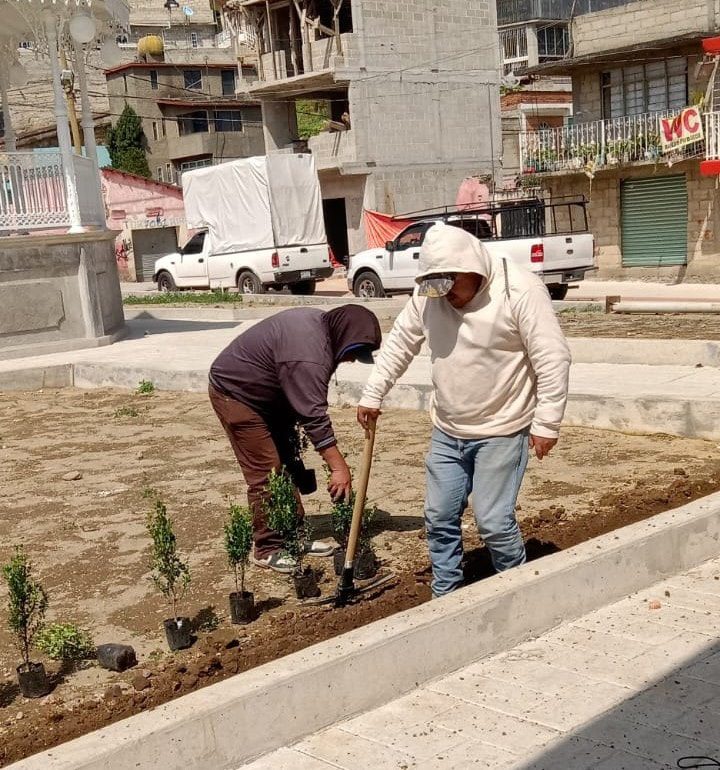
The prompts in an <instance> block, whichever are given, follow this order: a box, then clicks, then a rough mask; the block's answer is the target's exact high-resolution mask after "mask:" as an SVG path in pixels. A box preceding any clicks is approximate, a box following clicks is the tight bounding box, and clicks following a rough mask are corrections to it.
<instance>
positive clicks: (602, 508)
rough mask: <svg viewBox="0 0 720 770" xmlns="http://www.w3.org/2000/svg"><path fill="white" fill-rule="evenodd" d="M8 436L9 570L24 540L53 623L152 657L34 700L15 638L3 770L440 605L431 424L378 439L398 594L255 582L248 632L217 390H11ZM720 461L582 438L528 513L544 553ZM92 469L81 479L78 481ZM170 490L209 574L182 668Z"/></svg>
mask: <svg viewBox="0 0 720 770" xmlns="http://www.w3.org/2000/svg"><path fill="white" fill-rule="evenodd" d="M133 412H137V416H131V413H133ZM116 414H117V415H118V416H115V415H116ZM334 420H335V424H336V428H337V430H338V434H339V436H340V437H341V444H342V447H343V449H344V450H345V451H346V452H347V453H348V455H349V456H350V457H358V456H359V454H360V450H361V446H362V434H361V432H360V431H359V430H357V429H356V427H355V425H354V423H353V414H352V411H351V410H340V411H337V412H335V413H334ZM0 424H1V425H2V430H1V435H0V446H2V450H3V460H4V473H3V476H4V483H3V485H2V488H0V531H2V533H3V538H2V543H1V544H0V557H1V558H2V560H3V561H6V560H7V557H8V556H9V553H10V549H11V546H12V544H13V543H15V542H20V541H23V542H24V543H25V545H26V547H27V549H28V551H29V552H30V554H31V555H32V557H33V559H34V561H35V564H36V566H37V570H38V574H39V576H40V577H41V579H42V581H43V583H44V584H45V585H46V586H47V587H48V589H49V592H50V598H51V619H56V618H57V619H60V618H62V619H66V620H72V621H75V622H79V623H81V624H83V625H85V626H87V627H88V628H90V629H91V630H92V632H93V634H94V636H95V639H96V641H97V642H105V641H121V642H130V643H132V644H134V645H135V647H136V648H137V650H138V653H139V656H140V664H139V666H138V667H137V668H136V669H134V670H132V671H129V672H126V673H125V674H111V673H109V672H106V671H103V670H100V669H98V668H97V667H96V666H91V667H90V668H88V669H86V670H82V671H77V672H62V671H58V666H57V664H52V663H50V662H49V661H46V663H48V666H49V668H50V669H51V670H53V671H54V672H55V676H56V688H55V690H54V692H53V693H52V694H51V695H50V696H48V697H47V698H45V699H42V700H40V701H24V700H23V699H22V698H20V697H19V696H18V693H17V688H16V686H15V684H14V677H13V668H14V665H15V664H16V658H17V655H16V653H15V652H14V650H13V648H12V645H11V639H10V637H9V636H8V635H7V633H6V632H5V631H4V630H2V631H0V667H1V669H2V673H3V675H4V681H3V680H0V760H1V762H2V764H7V763H10V762H12V761H15V760H18V759H20V758H22V757H24V756H27V755H29V754H32V753H35V752H37V751H40V750H43V749H46V748H49V747H51V746H53V745H56V744H58V743H60V742H62V741H66V740H69V739H71V738H73V737H76V736H79V735H82V734H83V733H86V732H89V731H91V730H94V729H96V728H98V727H101V726H103V725H106V724H109V723H111V722H114V721H117V720H119V719H123V718H125V717H127V716H130V715H131V714H134V713H138V712H140V711H143V710H146V709H148V708H151V707H153V706H156V705H159V704H161V703H163V702H166V701H167V700H169V699H171V698H174V697H178V696H180V695H183V694H186V693H188V692H191V691H192V690H194V689H196V688H198V687H202V686H205V685H207V684H210V683H212V682H215V681H219V680H220V679H222V678H225V677H228V676H231V675H233V674H236V673H238V672H240V671H245V670H248V669H250V668H252V667H254V666H257V665H260V664H262V663H266V662H268V661H271V660H274V659H276V658H278V657H281V656H283V655H286V654H289V653H291V652H294V651H297V650H300V649H302V648H304V647H306V646H308V645H311V644H314V643H316V642H319V641H323V640H325V639H329V638H331V637H333V636H336V635H338V634H341V633H344V632H346V631H349V630H351V629H353V628H357V627H359V626H362V625H364V624H366V623H369V622H372V621H374V620H377V619H380V618H384V617H387V616H388V615H391V614H393V613H395V612H398V611H401V610H404V609H407V608H410V607H413V606H416V605H418V604H420V603H422V602H424V601H426V600H427V599H428V598H429V594H430V591H429V581H430V570H429V563H428V558H427V546H426V543H425V542H424V533H423V531H422V499H423V467H422V461H423V456H424V452H425V449H426V445H427V440H428V436H429V424H428V421H427V417H426V416H425V415H421V414H417V413H412V412H390V413H388V414H386V415H384V416H383V421H382V423H381V429H380V431H379V434H378V451H377V459H376V464H375V469H374V472H373V478H372V482H371V497H372V499H373V500H374V502H376V503H377V505H378V506H379V507H380V509H381V513H380V515H379V518H378V526H377V530H376V534H375V538H374V542H375V545H376V548H377V550H378V553H379V555H380V557H381V559H382V561H383V566H384V568H389V569H392V570H394V571H395V572H396V573H397V575H398V581H397V583H396V584H395V585H393V586H392V587H391V588H389V589H388V590H386V591H384V592H382V593H381V594H380V595H378V596H376V597H374V598H372V599H371V600H365V601H363V602H361V603H360V604H358V605H355V606H352V607H348V608H345V609H342V610H335V609H329V608H321V607H308V606H301V605H299V604H298V603H297V601H295V600H294V599H292V598H291V597H290V592H289V587H288V584H287V581H286V580H285V579H283V578H282V577H280V576H276V575H273V574H269V573H267V572H258V571H256V570H251V573H250V575H249V582H250V585H251V587H252V589H253V590H254V591H255V593H256V595H257V596H258V598H259V599H260V602H261V607H260V609H261V610H262V613H261V615H260V617H259V619H258V620H256V621H255V622H254V623H252V624H251V625H249V626H247V627H245V628H244V629H237V628H233V627H231V626H229V623H228V620H227V608H226V604H227V599H226V596H227V593H229V591H230V590H233V589H232V580H231V578H230V575H229V573H228V572H227V569H226V565H225V563H224V557H223V553H222V546H221V531H222V524H223V521H224V518H225V515H226V512H227V506H228V501H229V500H230V499H233V500H241V499H242V496H243V493H244V487H243V486H242V484H241V481H240V476H239V473H238V471H237V468H236V466H235V465H234V461H233V458H232V456H231V453H230V450H229V446H227V445H226V439H225V437H224V436H223V435H222V433H221V431H220V429H219V426H218V425H216V423H215V418H214V415H213V414H212V412H211V411H210V409H209V406H208V404H207V403H206V400H205V399H204V398H203V397H202V396H197V395H192V394H170V393H160V394H155V395H153V396H151V397H147V398H141V397H132V396H129V395H127V394H120V393H116V392H110V391H98V392H90V393H87V392H86V393H83V392H79V391H72V390H68V391H58V392H47V393H35V394H12V395H7V394H6V395H0ZM716 457H717V447H716V446H715V445H714V444H713V443H711V442H704V441H696V440H686V439H673V438H669V437H664V436H659V437H658V436H652V437H649V436H624V435H621V434H617V433H611V432H603V431H590V430H577V429H574V430H566V431H565V432H564V433H563V437H562V441H561V443H560V445H559V446H558V448H557V450H556V453H554V454H553V456H551V457H550V458H548V459H547V460H545V461H543V463H537V462H536V461H533V462H532V463H531V467H530V470H529V472H528V476H527V478H526V482H525V485H524V487H523V492H522V495H521V501H520V503H521V505H520V511H519V514H518V515H519V517H520V519H521V524H522V528H523V532H524V534H525V537H526V540H527V542H528V552H529V555H530V557H531V558H539V557H542V556H544V555H546V554H548V553H552V552H554V551H557V550H562V549H564V548H568V547H570V546H573V545H575V544H577V543H580V542H583V541H584V540H587V539H589V538H591V537H594V536H596V535H599V534H602V533H605V532H609V531H612V530H613V529H616V528H617V527H620V526H623V525H625V524H629V523H632V522H634V521H638V520H640V519H643V518H646V517H648V516H652V515H653V514H655V513H658V512H660V511H663V510H667V509H669V508H672V507H675V506H677V505H681V504H683V503H685V502H688V501H690V500H693V499H696V498H698V497H701V496H704V495H706V494H709V493H710V492H713V491H716V490H717V489H720V462H719V461H718V460H717V459H716ZM75 470H77V471H80V472H81V473H82V478H81V479H77V480H74V481H63V480H62V476H63V475H65V474H66V473H68V472H69V471H75ZM151 488H152V490H153V491H150V489H151ZM155 494H159V495H160V497H161V498H162V499H163V500H164V501H165V502H166V503H167V505H168V509H169V511H170V513H171V515H173V517H174V518H175V521H176V525H177V532H178V540H179V543H180V548H181V550H183V551H184V552H185V553H186V554H188V555H189V559H190V564H191V569H192V570H193V585H192V586H191V590H190V592H189V594H188V597H187V599H186V607H187V608H188V610H189V611H190V614H194V615H195V620H196V626H198V631H197V634H198V641H197V643H196V644H195V646H194V647H193V648H192V649H190V650H187V651H185V652H183V653H179V654H176V655H173V656H171V655H169V654H168V653H166V652H165V649H166V648H165V647H164V642H163V640H162V636H161V623H162V619H163V618H164V617H165V616H166V615H167V611H166V609H165V607H164V606H163V604H162V602H161V601H160V600H159V599H158V597H157V596H156V594H155V592H154V590H153V587H152V584H151V583H150V581H149V579H148V570H147V560H148V553H147V539H146V536H145V534H144V531H143V519H144V514H145V511H146V510H147V508H148V506H149V504H150V502H151V500H152V497H153V496H154V495H155ZM307 507H308V511H309V513H310V515H311V521H312V522H313V524H314V527H315V534H316V536H317V537H326V536H328V534H329V530H328V521H327V516H326V515H325V514H324V513H323V511H326V510H327V502H326V499H325V498H324V496H322V495H316V496H313V497H312V498H309V500H308V505H307ZM465 523H466V530H465V532H466V550H467V564H466V573H467V577H468V580H477V579H480V578H482V577H485V576H487V575H489V574H491V572H492V570H491V568H490V565H489V560H488V558H487V554H486V552H485V550H484V548H483V547H482V545H481V543H480V542H479V540H478V538H477V536H476V535H475V534H474V525H473V524H472V520H471V518H470V517H469V515H468V516H467V518H466V522H465ZM315 566H316V567H319V568H324V569H325V571H326V574H325V576H324V577H323V580H322V588H323V592H324V593H325V594H328V593H331V592H332V591H333V590H334V587H335V578H334V576H332V575H330V574H329V572H330V571H331V565H330V563H329V560H316V561H315ZM218 623H219V627H217V628H216V629H215V630H210V631H208V630H206V629H208V628H210V627H212V626H213V625H216V624H218Z"/></svg>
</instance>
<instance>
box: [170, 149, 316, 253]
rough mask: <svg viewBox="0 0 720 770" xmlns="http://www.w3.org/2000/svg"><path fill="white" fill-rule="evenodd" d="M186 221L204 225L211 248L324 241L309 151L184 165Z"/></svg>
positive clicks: (238, 249)
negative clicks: (203, 165)
mask: <svg viewBox="0 0 720 770" xmlns="http://www.w3.org/2000/svg"><path fill="white" fill-rule="evenodd" d="M182 184H183V194H184V200H185V214H186V219H187V224H188V227H190V228H193V229H201V228H207V230H208V234H209V237H210V250H211V253H212V254H230V253H234V252H242V251H251V250H253V249H272V248H280V247H284V246H317V245H320V244H325V243H326V242H327V237H326V234H325V223H324V221H323V208H322V195H321V193H320V181H319V179H318V175H317V171H316V170H315V161H314V159H313V157H312V155H307V154H302V155H300V154H297V155H296V154H290V153H287V154H285V153H278V154H277V155H267V156H260V157H254V158H244V159H242V160H234V161H230V162H228V163H221V164H220V165H217V166H208V167H206V168H199V169H195V170H193V171H186V172H185V173H184V174H183V176H182Z"/></svg>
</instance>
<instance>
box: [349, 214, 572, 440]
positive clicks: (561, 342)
mask: <svg viewBox="0 0 720 770" xmlns="http://www.w3.org/2000/svg"><path fill="white" fill-rule="evenodd" d="M437 273H475V274H478V275H481V276H483V278H484V279H485V280H484V281H483V285H482V288H481V289H480V291H479V292H478V294H477V295H476V296H475V297H474V298H473V300H471V302H470V303H469V304H468V305H466V306H465V307H464V308H462V309H461V310H456V309H455V308H454V307H452V305H451V304H450V303H449V302H448V301H447V300H446V299H445V298H427V297H421V296H419V295H418V291H417V290H416V291H415V293H414V294H413V297H412V298H411V299H410V301H409V302H408V304H407V305H406V306H405V308H404V310H403V311H402V313H401V314H400V315H399V316H398V318H397V321H396V322H395V325H394V326H393V329H392V332H391V333H390V335H389V337H388V338H387V340H386V341H385V343H384V344H383V346H382V349H381V351H380V353H379V355H378V357H377V360H376V362H375V366H374V368H373V370H372V372H371V374H370V379H369V381H368V383H367V386H366V387H365V390H364V392H363V396H362V399H361V400H360V405H361V406H366V407H369V408H373V409H379V408H380V406H381V404H382V401H383V399H384V398H385V396H386V395H387V393H388V391H389V390H390V389H391V388H392V386H393V385H394V384H395V382H396V381H397V380H398V378H399V377H401V376H402V375H403V374H404V372H405V370H406V369H407V367H408V365H409V364H410V361H411V360H412V359H413V358H414V357H415V356H416V355H418V353H419V352H420V349H421V347H422V344H423V342H424V341H427V343H428V346H429V348H430V358H431V362H432V384H433V393H432V397H431V401H430V416H431V418H432V422H433V424H434V425H435V426H436V427H437V428H439V429H440V430H441V431H443V432H444V433H447V434H448V435H450V436H453V437H455V438H459V439H478V438H486V437H491V436H510V435H512V434H514V433H517V432H518V431H521V430H524V429H526V428H528V427H530V432H531V433H533V434H534V435H536V436H542V437H545V438H556V437H557V436H558V432H559V429H560V423H561V422H562V418H563V414H564V412H565V404H566V401H567V390H568V373H569V369H570V351H569V349H568V345H567V342H566V340H565V337H564V335H563V333H562V331H561V329H560V324H559V323H558V320H557V317H556V316H555V312H554V310H553V307H552V302H551V300H550V296H549V294H548V292H547V289H546V288H545V286H544V285H543V283H542V281H541V280H540V279H539V278H538V277H537V276H535V275H533V274H532V273H531V272H529V271H528V270H525V269H523V268H521V267H518V266H516V265H514V264H513V263H512V262H510V261H507V260H504V259H500V258H497V257H493V256H491V255H490V254H489V253H488V251H487V249H486V248H485V247H484V246H483V245H482V243H481V242H480V241H479V240H477V239H476V238H474V237H473V236H472V235H470V234H469V233H467V232H465V231H464V230H461V229H460V228H457V227H453V226H450V225H445V224H436V225H433V226H432V227H431V228H430V229H429V230H428V232H427V234H426V236H425V242H424V243H423V247H422V250H421V253H420V273H419V275H418V277H417V281H418V283H419V282H420V281H421V280H422V278H423V277H426V276H428V275H433V274H437Z"/></svg>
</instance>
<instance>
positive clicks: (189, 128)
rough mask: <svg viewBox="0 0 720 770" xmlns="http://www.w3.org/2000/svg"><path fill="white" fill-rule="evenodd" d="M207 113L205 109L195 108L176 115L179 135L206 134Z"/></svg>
mask: <svg viewBox="0 0 720 770" xmlns="http://www.w3.org/2000/svg"><path fill="white" fill-rule="evenodd" d="M209 130H210V129H209V125H208V114H207V112H206V111H205V110H195V111H194V112H187V113H185V114H184V115H179V116H178V132H179V133H180V136H187V135H188V134H206V133H207V132H208V131H209Z"/></svg>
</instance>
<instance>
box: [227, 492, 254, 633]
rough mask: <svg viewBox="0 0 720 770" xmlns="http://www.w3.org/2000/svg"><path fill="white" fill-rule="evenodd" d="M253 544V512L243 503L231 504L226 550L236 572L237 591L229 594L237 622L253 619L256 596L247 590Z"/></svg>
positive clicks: (231, 615)
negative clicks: (246, 575) (248, 566)
mask: <svg viewBox="0 0 720 770" xmlns="http://www.w3.org/2000/svg"><path fill="white" fill-rule="evenodd" d="M252 545H253V525H252V513H251V512H250V509H249V508H245V507H243V506H241V505H231V506H230V518H229V521H228V523H227V524H226V525H225V551H226V553H227V557H228V563H229V564H230V566H231V567H232V569H233V572H234V573H235V591H234V593H231V594H230V596H229V600H230V619H231V620H232V622H233V623H235V624H239V625H241V624H245V623H249V622H250V621H251V620H252V619H253V614H254V609H255V597H254V596H253V594H252V593H251V592H250V591H246V590H245V569H246V567H247V565H248V562H249V561H250V552H251V551H252Z"/></svg>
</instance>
